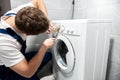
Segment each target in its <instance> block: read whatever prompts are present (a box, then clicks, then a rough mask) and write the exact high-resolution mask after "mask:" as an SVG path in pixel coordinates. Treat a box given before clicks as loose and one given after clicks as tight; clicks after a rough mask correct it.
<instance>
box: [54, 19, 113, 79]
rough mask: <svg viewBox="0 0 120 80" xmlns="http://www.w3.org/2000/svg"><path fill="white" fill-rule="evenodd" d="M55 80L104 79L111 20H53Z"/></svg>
mask: <svg viewBox="0 0 120 80" xmlns="http://www.w3.org/2000/svg"><path fill="white" fill-rule="evenodd" d="M52 23H54V24H57V25H58V26H60V30H59V32H58V34H57V36H56V40H55V45H54V47H53V63H54V65H53V72H54V76H55V80H105V76H106V67H107V59H108V51H109V41H110V37H109V34H110V29H111V28H110V27H111V24H112V21H111V20H92V19H91V20H90V19H79V20H55V21H52Z"/></svg>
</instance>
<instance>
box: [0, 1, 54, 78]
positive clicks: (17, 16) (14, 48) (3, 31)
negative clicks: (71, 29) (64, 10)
mask: <svg viewBox="0 0 120 80" xmlns="http://www.w3.org/2000/svg"><path fill="white" fill-rule="evenodd" d="M37 1H38V2H37ZM39 2H40V3H39ZM38 3H39V4H40V5H39V6H38ZM42 3H43V1H42V0H32V1H31V2H29V3H27V4H24V5H21V6H19V7H17V8H15V9H13V10H10V11H8V12H7V13H5V15H3V16H2V17H1V21H0V79H2V80H39V78H38V77H37V75H36V73H37V70H38V69H41V68H42V67H43V66H44V65H45V64H46V63H47V62H48V61H49V60H50V59H51V57H52V55H51V53H50V52H47V50H48V48H51V47H52V46H53V44H54V40H55V39H54V38H49V39H46V40H45V41H44V42H43V44H42V46H41V47H40V49H39V50H38V51H37V52H36V53H34V52H33V53H31V54H26V53H25V49H26V36H27V35H38V34H40V33H44V32H47V33H50V28H49V26H50V21H49V19H48V18H47V15H46V13H45V12H46V11H45V7H44V5H43V4H42ZM40 8H41V10H40Z"/></svg>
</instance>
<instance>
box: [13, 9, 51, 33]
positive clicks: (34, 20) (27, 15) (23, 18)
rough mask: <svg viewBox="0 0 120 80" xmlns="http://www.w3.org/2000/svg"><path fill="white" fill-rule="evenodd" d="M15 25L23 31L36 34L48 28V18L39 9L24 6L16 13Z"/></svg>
mask: <svg viewBox="0 0 120 80" xmlns="http://www.w3.org/2000/svg"><path fill="white" fill-rule="evenodd" d="M15 25H16V27H17V28H18V29H19V30H20V31H21V32H23V33H26V34H29V35H37V34H39V33H43V32H45V31H47V30H48V28H49V20H48V18H47V17H46V16H45V14H44V13H43V12H42V11H41V10H39V9H37V8H35V7H24V8H22V9H21V10H19V11H18V13H17V15H16V17H15Z"/></svg>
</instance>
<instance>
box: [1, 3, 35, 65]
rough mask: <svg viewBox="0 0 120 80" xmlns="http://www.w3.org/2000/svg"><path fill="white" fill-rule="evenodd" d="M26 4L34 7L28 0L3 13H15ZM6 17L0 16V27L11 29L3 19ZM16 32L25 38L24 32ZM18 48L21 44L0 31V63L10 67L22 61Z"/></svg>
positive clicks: (19, 48)
mask: <svg viewBox="0 0 120 80" xmlns="http://www.w3.org/2000/svg"><path fill="white" fill-rule="evenodd" d="M26 6H33V7H34V5H33V4H32V2H29V3H27V4H24V5H20V6H18V7H17V8H15V9H13V10H10V11H8V12H7V13H5V15H6V14H9V13H15V14H16V13H17V12H18V11H19V10H20V9H21V8H23V7H26ZM10 16H15V15H10ZM7 17H8V16H2V17H1V21H0V28H2V29H6V28H8V27H10V28H11V29H13V28H12V27H11V26H10V25H9V24H7V23H6V22H5V21H4V19H5V18H7ZM13 30H14V29H13ZM14 31H15V30H14ZM17 34H18V35H19V36H21V37H22V39H23V40H25V39H26V35H25V34H19V33H17ZM20 50H21V44H20V43H19V42H18V41H17V40H16V39H15V38H13V37H11V36H10V35H7V34H3V33H0V65H5V66H6V67H10V66H13V65H15V64H17V63H19V62H20V61H22V60H23V59H24V55H23V54H22V53H21V52H20Z"/></svg>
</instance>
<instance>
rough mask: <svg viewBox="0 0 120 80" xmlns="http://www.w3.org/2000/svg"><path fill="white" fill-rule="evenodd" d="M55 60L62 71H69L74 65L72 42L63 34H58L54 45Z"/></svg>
mask: <svg viewBox="0 0 120 80" xmlns="http://www.w3.org/2000/svg"><path fill="white" fill-rule="evenodd" d="M54 53H55V54H54V55H55V61H56V63H57V65H58V67H59V69H60V70H61V72H63V73H70V72H72V70H73V69H74V66H75V53H74V49H73V47H72V44H71V43H70V41H69V40H68V39H67V38H66V37H65V36H58V37H57V39H56V42H55V46H54Z"/></svg>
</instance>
